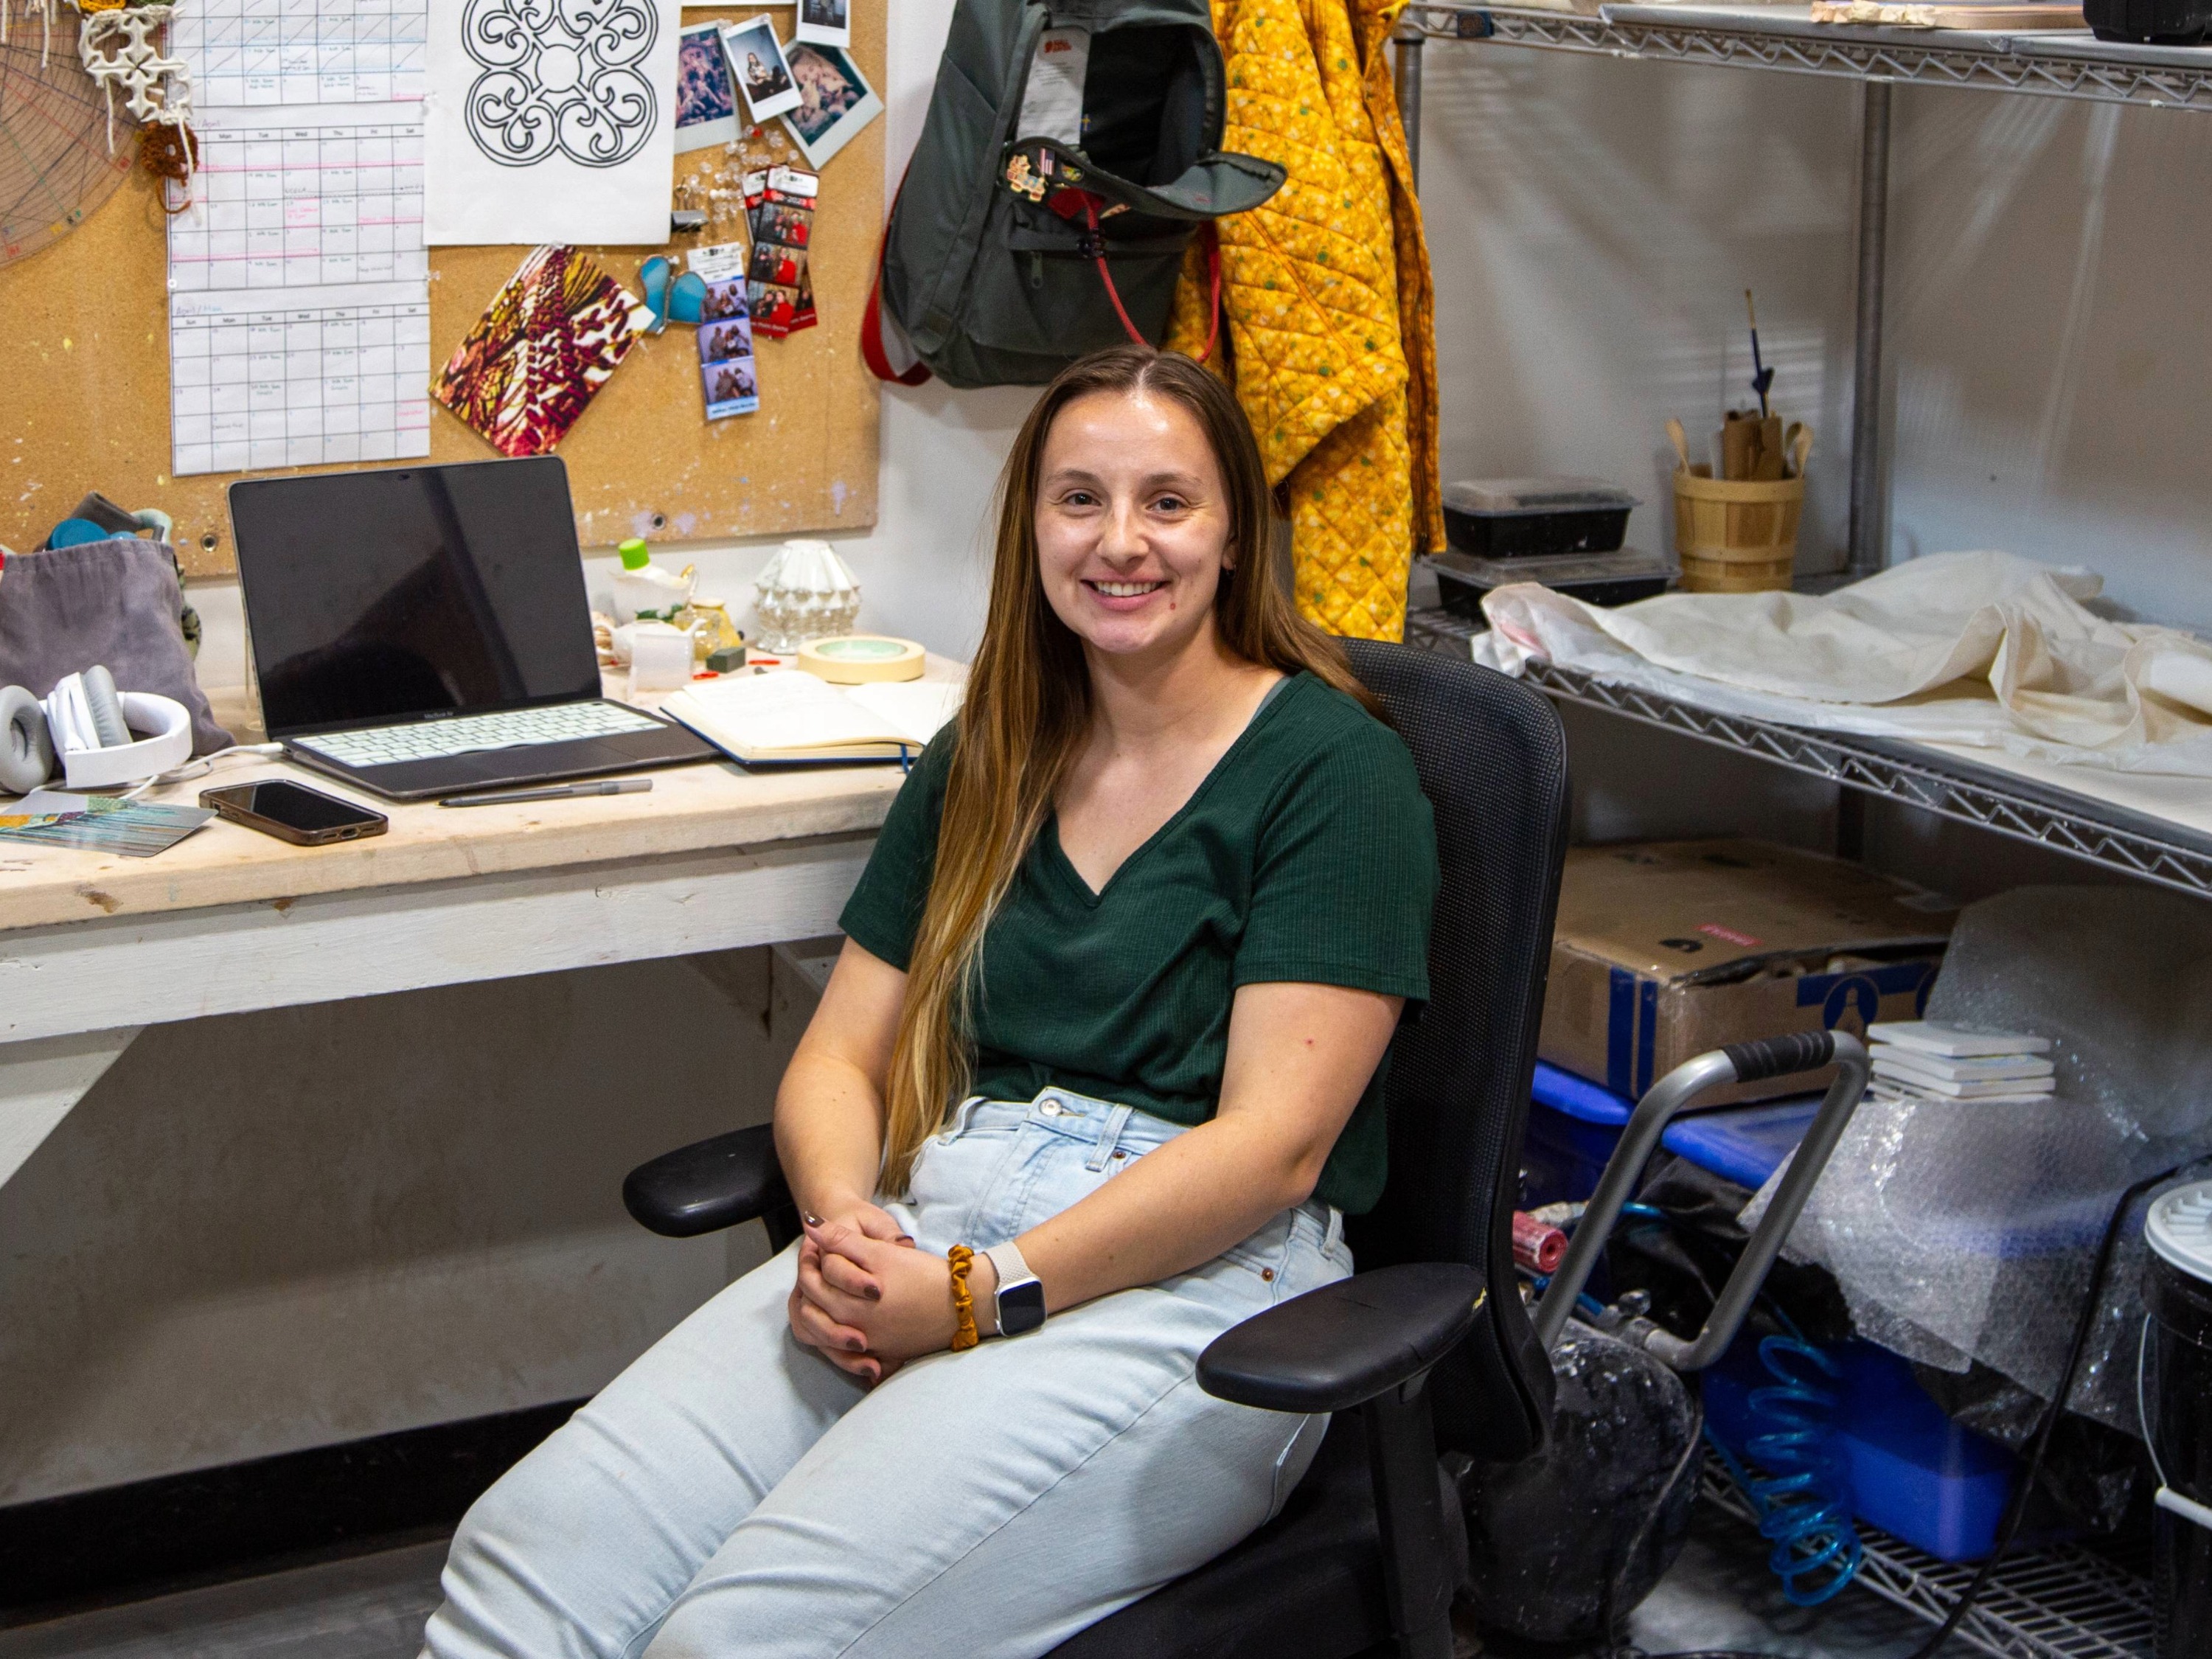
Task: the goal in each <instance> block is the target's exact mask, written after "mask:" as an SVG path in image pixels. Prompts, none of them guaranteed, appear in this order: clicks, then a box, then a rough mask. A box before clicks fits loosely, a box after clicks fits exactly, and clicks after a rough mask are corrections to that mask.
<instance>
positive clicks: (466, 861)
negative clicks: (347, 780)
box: [0, 761, 901, 1183]
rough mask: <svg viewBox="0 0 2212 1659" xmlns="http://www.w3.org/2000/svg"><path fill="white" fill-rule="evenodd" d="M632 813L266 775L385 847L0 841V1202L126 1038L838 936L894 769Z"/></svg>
mask: <svg viewBox="0 0 2212 1659" xmlns="http://www.w3.org/2000/svg"><path fill="white" fill-rule="evenodd" d="M275 776H293V777H298V778H301V780H302V781H307V782H310V783H312V784H313V786H314V787H318V788H321V789H325V790H327V791H329V792H330V793H336V794H349V795H354V796H355V798H356V799H361V800H362V802H363V804H365V805H374V806H375V807H376V808H377V810H379V811H383V812H385V813H386V814H387V815H388V816H389V817H391V819H392V828H391V829H390V831H389V833H388V834H386V835H384V836H379V837H376V838H374V839H373V840H368V841H362V842H343V843H340V844H338V845H336V846H332V847H327V848H298V847H290V846H288V845H286V844H285V843H283V842H278V841H276V840H273V839H272V838H270V837H269V836H264V835H261V834H259V833H258V832H256V831H253V830H251V829H244V828H242V827H240V826H239V825H236V824H232V823H224V822H222V821H221V820H217V821H216V822H214V823H210V824H208V825H207V826H206V827H205V828H204V829H200V830H199V831H197V833H196V834H194V835H193V836H191V837H190V838H189V839H188V840H186V841H185V842H182V843H180V844H179V845H178V846H176V847H173V848H170V849H169V850H168V851H167V852H165V853H162V854H158V855H156V856H155V857H153V858H150V859H125V858H114V857H109V856H106V855H104V854H94V853H87V852H81V851H76V850H72V849H67V848H43V847H33V846H31V845H29V844H27V843H24V842H5V841H0V1183H4V1182H6V1181H7V1180H8V1179H9V1177H10V1176H13V1175H14V1174H15V1171H16V1170H18V1169H19V1168H21V1165H22V1164H23V1162H24V1160H25V1159H27V1158H29V1157H30V1155H31V1153H32V1152H33V1151H34V1150H35V1149H36V1148H37V1146H38V1145H39V1143H40V1141H42V1140H43V1139H46V1135H47V1134H48V1133H50V1132H51V1131H52V1128H53V1127H54V1126H55V1124H57V1123H58V1122H59V1121H61V1120H62V1118H63V1117H64V1115H67V1113H68V1112H69V1110H70V1108H71V1107H73V1106H74V1105H76V1103H77V1101H78V1100H79V1099H81V1098H82V1097H83V1095H84V1094H85V1092H86V1091H88V1089H90V1088H91V1086H92V1085H94V1083H95V1082H97V1081H98V1080H99V1079H100V1075H101V1073H104V1072H106V1069H107V1067H108V1066H110V1065H111V1064H112V1063H113V1061H114V1060H115V1058H116V1056H118V1054H121V1053H122V1052H123V1050H124V1049H125V1048H127V1047H129V1046H130V1043H131V1039H132V1038H134V1037H135V1036H137V1034H138V1031H139V1030H140V1029H141V1028H143V1027H144V1026H147V1025H150V1024H161V1023H163V1022H167V1021H169V1020H179V1019H192V1018H198V1017H200V1016H202V1015H207V1014H228V1013H240V1012H246V1011H249V1010H253V1009H263V1008H273V1007H285V1006H294V1005H296V1004H302V1003H311V1002H323V1001H330V1000H336V999H337V998H341V997H354V996H371V995H376V994H381V993H385V992H391V991H402V990H410V989H414V988H417V987H424V986H433V985H451V984H458V983H461V982H464V981H473V980H484V979H499V978H505V977H508V976H511V975H524V974H541V973H550V972H553V971H555V970H556V969H565V968H578V967H585V966H589V965H594V964H599V963H617V962H633V961H637V960H640V959H641V958H645V957H669V956H687V955H691V954H693V953H696V952H699V951H724V950H730V949H733V948H736V947H739V946H744V945H765V944H770V943H774V942H775V941H777V940H782V939H804V938H808V937H811V936H813V935H817V934H821V933H830V932H833V931H835V928H836V918H837V913H838V911H839V909H840V908H842V906H843V904H844V902H845V898H846V896H847V895H848V894H849V893H850V892H851V890H852V888H853V884H854V882H855V881H856V880H857V879H858V878H859V877H860V869H861V866H863V864H864V863H865V862H866V859H867V855H868V852H869V849H870V848H871V847H872V845H873V843H874V831H875V830H876V829H877V828H878V826H879V825H880V824H881V823H882V822H883V817H884V811H886V810H887V809H888V807H889V806H890V800H891V798H892V796H893V795H894V794H896V793H897V790H898V787H899V781H900V777H901V773H900V771H899V769H898V768H897V767H896V766H861V767H830V768H821V769H807V770H794V771H789V772H781V773H763V774H758V775H749V774H747V773H745V772H744V771H743V770H741V769H739V768H738V767H736V766H734V765H731V764H728V763H714V764H708V765H699V766H688V767H681V768H675V769H669V770H665V771H661V772H656V773H653V774H652V777H653V788H652V790H651V792H650V793H644V794H634V795H607V796H597V797H586V798H583V799H571V800H554V801H538V802H533V803H531V804H529V805H513V806H482V807H470V808H466V809H455V808H451V807H441V806H439V805H436V804H435V803H425V804H421V805H411V804H410V805H395V804H393V803H391V802H386V801H380V800H375V799H373V798H371V797H368V796H367V795H360V794H357V793H356V792H352V791H349V790H347V789H345V788H343V787H342V786H339V785H337V784H335V783H333V782H332V781H329V780H326V779H323V778H320V777H318V776H314V775H310V774H307V773H305V772H302V771H301V770H299V769H295V768H293V767H290V766H288V765H286V764H284V763H281V762H273V761H259V762H255V763H234V764H229V765H220V766H218V768H217V769H216V771H215V773H214V775H212V777H211V778H210V779H205V780H197V779H196V780H193V781H190V782H187V783H185V784H180V785H175V786H171V787H168V788H167V789H164V790H162V791H159V792H155V793H153V794H152V795H150V796H149V799H167V800H175V801H180V802H184V803H187V804H189V803H191V802H194V801H196V800H197V798H198V793H199V791H200V790H201V789H203V788H204V787H208V786H209V784H210V783H235V782H245V781H249V780H251V779H253V778H257V777H275Z"/></svg>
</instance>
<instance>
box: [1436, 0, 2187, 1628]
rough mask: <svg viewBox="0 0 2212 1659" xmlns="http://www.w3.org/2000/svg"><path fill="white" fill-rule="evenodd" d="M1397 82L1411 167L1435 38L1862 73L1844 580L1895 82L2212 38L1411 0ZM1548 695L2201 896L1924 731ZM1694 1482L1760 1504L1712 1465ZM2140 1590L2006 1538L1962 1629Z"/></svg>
mask: <svg viewBox="0 0 2212 1659" xmlns="http://www.w3.org/2000/svg"><path fill="white" fill-rule="evenodd" d="M1395 40H1396V42H1397V46H1398V56H1397V61H1396V65H1395V81H1396V85H1397V93H1398V101H1399V106H1400V111H1401V116H1402V117H1403V118H1404V121H1405V125H1406V127H1407V132H1408V136H1409V147H1410V148H1411V149H1412V152H1413V156H1412V159H1413V162H1414V165H1415V167H1417V168H1418V167H1419V131H1420V103H1421V76H1422V63H1421V60H1422V58H1423V56H1424V50H1423V49H1424V47H1425V46H1426V45H1427V44H1428V43H1429V42H1431V41H1439V42H1442V41H1465V42H1475V43H1482V44H1485V45H1489V46H1519V47H1523V48H1531V49H1535V50H1539V51H1547V52H1569V53H1577V54H1581V55H1584V56H1596V57H1606V58H1615V59H1620V60H1627V61H1635V62H1646V63H1676V64H1705V65H1712V66H1717V67H1726V68H1742V69H1754V70H1770V71H1775V72H1779V73H1784V74H1795V75H1811V76H1823V77H1826V78H1830V79H1841V80H1850V81H1856V82H1858V83H1859V85H1860V88H1861V99H1860V105H1861V118H1860V127H1859V135H1858V137H1859V168H1858V201H1857V247H1856V249H1855V250H1854V252H1855V255H1856V265H1857V284H1856V286H1857V318H1856V332H1855V339H1854V347H1853V351H1854V359H1855V361H1854V366H1853V371H1854V372H1853V397H1852V413H1851V475H1850V540H1849V562H1848V566H1847V573H1846V574H1847V575H1848V577H1849V578H1850V579H1851V580H1857V579H1858V578H1860V577H1863V576H1867V575H1871V574H1874V573H1875V571H1877V570H1880V569H1881V568H1883V566H1884V565H1885V563H1886V562H1887V559H1886V557H1885V548H1884V541H1885V535H1884V522H1883V521H1884V519H1885V517H1886V514H1885V513H1884V512H1883V511H1882V507H1881V501H1880V491H1881V459H1880V458H1881V442H1882V426H1881V395H1880V394H1881V346H1882V321H1883V297H1884V296H1883V287H1884V275H1885V272H1884V264H1885V252H1886V244H1887V220H1888V205H1889V203H1888V196H1889V132H1890V103H1891V90H1892V88H1893V87H1894V86H1897V85H1909V86H1933V87H1945V88H1962V89H1979V90H1983V91H1990V92H2003V93H2012V94H2028V95H2033V96H2042V97H2055V98H2066V99H2074V100H2088V101H2093V102H2099V103H2114V104H2123V105H2133V106H2137V107H2143V108H2162V109H2179V110H2212V47H2207V48H2197V49H2189V48H2175V47H2155V46H2127V45H2112V44H2107V43H2105V42H2100V41H2096V40H2091V39H2089V38H2087V36H2086V34H2083V33H2071V34H2037V33H1962V32H1955V31H1948V30H1946V31H1934V30H1917V29H1900V28H1887V27H1871V28H1869V27H1834V26H1830V25H1816V24H1814V23H1813V22H1812V21H1811V19H1810V16H1809V14H1808V11H1807V9H1805V8H1802V7H1800V6H1796V5H1790V4H1767V5H1756V4H1748V5H1747V4H1735V5H1729V4H1697V3H1686V4H1685V3H1675V4H1665V5H1654V4H1638V3H1624V4H1601V5H1599V6H1598V7H1597V8H1596V9H1595V12H1594V13H1577V12H1570V11H1561V10H1556V9H1548V8H1547V9H1534V8H1528V7H1514V6H1490V5H1482V4H1472V3H1465V0H1410V3H1409V4H1408V5H1407V8H1406V9H1405V11H1404V13H1403V15H1402V16H1401V20H1400V22H1399V25H1398V27H1397V30H1396V32H1395ZM1477 627H1478V625H1477V624H1475V623H1471V622H1469V621H1468V619H1466V618H1464V617H1457V616H1455V615H1452V614H1450V613H1449V612H1447V611H1441V610H1428V611H1415V612H1413V614H1411V615H1410V616H1409V617H1407V627H1406V638H1407V641H1410V642H1412V643H1414V644H1419V645H1425V646H1428V647H1431V648H1432V649H1436V650H1440V651H1444V652H1448V653H1451V654H1454V655H1458V654H1461V653H1464V652H1466V650H1467V649H1468V641H1469V640H1470V638H1471V637H1472V636H1473V635H1474V633H1475V632H1476V631H1477ZM1526 675H1527V678H1528V680H1529V681H1530V683H1531V684H1535V685H1538V686H1540V687H1541V688H1542V689H1543V690H1545V691H1546V692H1547V693H1549V694H1550V695H1551V696H1553V697H1554V698H1556V699H1559V700H1560V701H1562V702H1572V703H1575V704H1577V705H1579V706H1581V707H1584V708H1598V709H1603V710H1606V711H1607V712H1610V713H1612V714H1619V715H1623V716H1626V718H1629V719H1632V720H1639V721H1642V722H1644V724H1646V725H1650V726H1659V727H1661V728H1662V729H1665V730H1668V731H1672V732H1680V733H1682V734H1684V735H1686V736H1689V737H1693V738H1699V739H1700V740H1702V741H1705V742H1707V743H1711V744H1718V745H1720V746H1721V747H1723V748H1727V749H1732V750H1735V751H1737V752H1738V753H1741V754H1745V755H1748V756H1752V757H1756V758H1758V759H1761V760H1765V761H1767V762H1769V763H1773V764H1776V765H1779V766H1784V767H1787V768H1789V769H1791V770H1793V771H1797V772H1802V773H1805V774H1808V775H1811V776H1814V777H1819V778H1824V779H1827V780H1829V781H1832V782H1835V783H1837V784H1838V785H1840V786H1842V787H1844V788H1846V789H1848V790H1851V791H1854V792H1857V793H1861V794H1864V795H1871V796H1875V797H1878V798H1881V799H1891V800H1896V801H1899V802H1902V803H1905V804H1906V805H1911V806H1915V807H1918V808H1921V809H1922V810H1923V811H1929V812H1934V813H1936V814H1938V815H1940V816H1942V817H1947V818H1950V819H1953V820H1955V821H1957V822H1960V823H1970V824H1975V825H1978V826H1979V827H1981V828H1983V829H1989V830H1991V831H1993V832H1995V833H1996V834H1999V835H2002V836H2008V837H2011V838H2012V839H2014V840H2016V841H2022V842H2030V843H2032V844H2033V845H2036V846H2040V847H2045V848H2052V849H2053V850H2056V851H2057V852H2060V853H2063V854H2068V855H2069V856H2071V857H2074V858H2077V859H2081V860H2086V861H2087V862H2089V863H2091V864H2094V865H2096V866H2100V868H2103V869H2106V870H2110V871H2113V872H2118V873H2121V874H2124V875H2126V876H2129V877H2130V878H2136V879H2139V880H2143V881H2149V882H2154V883H2156V884H2160V885H2161V886H2165V887H2168V888H2171V889H2173V890H2178V891H2180V892H2185V893H2191V894H2194V895H2196V896H2199V897H2212V837H2207V836H2199V835H2197V834H2196V833H2195V832H2193V831H2191V830H2189V829H2185V828H2182V827H2181V826H2179V825H2175V824H2172V823H2166V822H2165V821H2163V820H2160V819H2157V818H2154V817H2148V816H2145V815H2142V814H2137V813H2133V812H2130V811H2126V810H2124V809H2122V808H2118V807H2114V806H2112V805H2108V804H2106V803H2104V802H2100V801H2096V800H2093V799H2087V798H2084V797H2081V796H2079V795H2075V794H2072V793H2069V792H2066V791H2063V790H2061V789H2056V788H2045V787H2040V786H2039V785H2036V784H2033V783H2030V782H2027V781H2023V780H2021V779H2019V778H2017V777H2015V776H2014V775H2010V774H2008V773H2004V772H2001V771H1998V770H1996V769H1990V768H1985V767H1978V766H1975V765H1973V764H1972V763H1967V762H1963V761H1959V760H1955V759H1954V758H1953V757H1950V756H1948V755H1946V754H1942V753H1940V752H1938V751H1936V750H1929V749H1927V748H1924V747H1923V746H1921V745H1918V744H1911V743H1904V742H1896V741H1891V740H1886V739H1877V738H1858V737H1848V736H1841V735H1838V734H1834V733H1830V732H1813V731H1808V730H1806V729H1803V728H1800V727H1794V726H1784V725H1781V724H1778V723H1776V722H1772V721H1768V720H1752V719H1746V718H1742V717H1740V716H1734V715H1726V714H1717V713H1714V712H1713V711H1711V710H1709V709H1704V708H1698V707H1697V706H1695V705H1694V704H1692V703H1688V702H1682V701H1680V700H1679V699H1675V698H1672V697H1668V696H1662V695H1660V694H1657V693H1655V692H1651V691H1646V690H1640V689H1638V688H1636V687H1632V686H1627V685H1621V684H1608V683H1607V682H1604V681H1601V680H1599V679H1597V678H1594V677H1593V676H1590V675H1588V674H1584V673H1581V672H1578V671H1575V670H1572V669H1567V668H1562V667H1559V666H1558V665H1553V664H1550V663H1546V662H1541V661H1538V662H1534V663H1531V664H1530V665H1528V669H1527V670H1526ZM1704 1496H1705V1498H1707V1499H1708V1500H1709V1501H1711V1502H1713V1503H1715V1504H1717V1505H1718V1506H1719V1507H1720V1508H1722V1509H1723V1510H1726V1511H1727V1512H1729V1514H1731V1515H1734V1516H1736V1517H1737V1518H1738V1519H1741V1520H1743V1521H1746V1522H1753V1523H1754V1524H1755V1518H1754V1517H1753V1515H1752V1513H1751V1510H1750V1508H1749V1505H1748V1504H1747V1503H1746V1501H1745V1500H1744V1498H1742V1496H1741V1493H1740V1492H1737V1490H1736V1489H1735V1486H1734V1485H1733V1483H1732V1482H1730V1481H1729V1479H1728V1476H1727V1474H1726V1472H1725V1470H1724V1469H1723V1468H1722V1467H1721V1466H1720V1465H1719V1464H1718V1462H1717V1461H1716V1462H1711V1463H1709V1465H1708V1467H1707V1468H1706V1470H1705V1489H1704ZM1860 1536H1861V1540H1862V1542H1863V1546H1864V1548H1865V1552H1866V1553H1865V1559H1864V1561H1863V1565H1862V1566H1861V1568H1860V1570H1859V1573H1858V1577H1857V1582H1858V1583H1863V1584H1864V1585H1865V1586H1866V1588H1867V1589H1870V1590H1872V1591H1873V1592H1874V1593H1875V1595H1880V1596H1881V1597H1883V1598H1884V1599H1886V1600H1887V1601H1892V1602H1894V1603H1895V1604H1897V1605H1898V1606H1899V1607H1904V1608H1906V1609H1907V1610H1909V1611H1911V1612H1912V1613H1916V1614H1917V1615H1918V1616H1920V1617H1921V1618H1923V1619H1924V1620H1927V1621H1928V1622H1929V1624H1931V1625H1936V1624H1941V1623H1942V1621H1943V1620H1945V1619H1946V1618H1948V1616H1949V1615H1950V1613H1951V1611H1952V1609H1953V1607H1954V1606H1955V1605H1956V1604H1957V1602H1958V1600H1959V1598H1960V1595H1962V1594H1963V1593H1964V1592H1965V1590H1966V1586H1967V1584H1968V1583H1970V1582H1971V1581H1972V1578H1973V1577H1974V1571H1975V1570H1974V1568H1973V1567H1972V1566H1960V1565H1954V1564H1952V1563H1949V1562H1945V1561H1942V1560H1939V1559H1936V1558H1935V1557H1933V1556H1930V1555H1928V1554H1926V1553H1923V1552H1922V1551H1920V1550H1918V1549H1916V1548H1914V1547H1912V1546H1911V1545H1909V1544H1906V1543H1905V1542H1904V1541H1901V1540H1899V1539H1896V1538H1893V1537H1891V1536H1889V1535H1888V1534H1886V1533H1883V1532H1881V1531H1880V1530H1879V1529H1878V1528H1870V1527H1865V1526H1862V1527H1861V1528H1860ZM2153 1623H2154V1615H2153V1612H2152V1601H2151V1590H2150V1586H2149V1584H2148V1583H2147V1582H2146V1580H2145V1579H2144V1578H2143V1577H2142V1575H2141V1574H2140V1573H2138V1572H2136V1571H2130V1568H2129V1567H2128V1566H2127V1565H2122V1564H2120V1563H2119V1562H2117V1561H2114V1560H2111V1559H2106V1557H2104V1556H2102V1555H2100V1554H2098V1553H2094V1552H2092V1551H2088V1550H2085V1549H2081V1548H2078V1547H2072V1546H2060V1547H2051V1548H2044V1549H2039V1550H2033V1551H2021V1552H2020V1553H2017V1554H2015V1556H2013V1557H2011V1558H2009V1559H2007V1560H2006V1561H2005V1562H2004V1563H2003V1564H2002V1565H2001V1566H2000V1567H1999V1568H1998V1569H1997V1571H1996V1573H1995V1575H1994V1576H1993V1579H1992V1582H1991V1583H1990V1586H1989V1587H1988V1588H1987V1589H1985V1590H1984V1595H1983V1597H1982V1599H1981V1600H1980V1601H1979V1602H1978V1604H1977V1605H1976V1607H1974V1609H1973V1610H1972V1612H1971V1613H1969V1614H1968V1615H1967V1617H1966V1620H1964V1621H1963V1622H1962V1624H1961V1626H1960V1632H1959V1635H1960V1640H1961V1642H1962V1643H1963V1644H1966V1645H1968V1646H1971V1647H1973V1648H1976V1649H1978V1650H1980V1651H1982V1652H1984V1653H1986V1654H1990V1655H1992V1656H1995V1659H2150V1656H2151V1654H2152V1647H2153Z"/></svg>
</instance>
